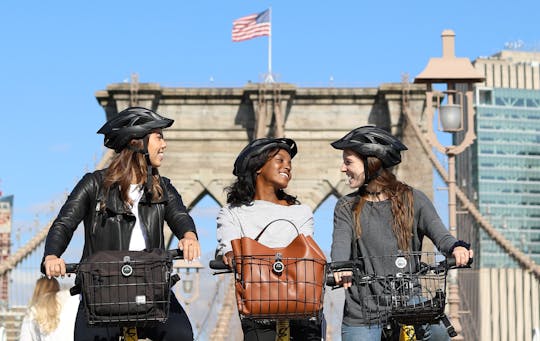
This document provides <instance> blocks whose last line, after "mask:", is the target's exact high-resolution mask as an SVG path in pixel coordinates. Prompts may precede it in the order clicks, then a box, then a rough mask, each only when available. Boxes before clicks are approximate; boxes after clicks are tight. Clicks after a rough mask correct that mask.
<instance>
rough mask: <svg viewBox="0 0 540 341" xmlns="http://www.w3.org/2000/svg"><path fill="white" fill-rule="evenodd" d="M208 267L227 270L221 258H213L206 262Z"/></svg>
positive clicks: (227, 267)
mask: <svg viewBox="0 0 540 341" xmlns="http://www.w3.org/2000/svg"><path fill="white" fill-rule="evenodd" d="M208 265H209V266H210V269H214V270H229V269H230V268H229V266H228V265H227V264H225V263H224V262H223V260H222V259H213V260H211V261H210V263H209V264H208Z"/></svg>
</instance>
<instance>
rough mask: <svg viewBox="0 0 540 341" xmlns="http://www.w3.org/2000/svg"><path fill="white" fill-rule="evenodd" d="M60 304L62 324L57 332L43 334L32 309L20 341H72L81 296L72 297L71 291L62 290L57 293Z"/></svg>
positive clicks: (25, 319) (23, 322) (59, 324)
mask: <svg viewBox="0 0 540 341" xmlns="http://www.w3.org/2000/svg"><path fill="white" fill-rule="evenodd" d="M56 299H57V300H58V302H59V303H60V306H61V310H60V317H59V318H60V322H59V323H58V326H57V327H56V329H55V330H53V331H52V332H50V333H48V334H44V333H42V331H41V330H40V329H39V325H38V324H37V322H36V320H34V311H33V310H32V309H30V311H29V313H28V314H27V315H26V316H25V317H24V319H23V321H22V325H21V334H20V336H19V341H59V340H62V341H72V340H73V334H74V330H75V318H76V317H77V310H78V308H79V301H80V295H75V296H71V294H70V293H69V290H67V289H66V290H60V291H59V292H58V293H56Z"/></svg>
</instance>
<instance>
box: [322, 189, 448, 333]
mask: <svg viewBox="0 0 540 341" xmlns="http://www.w3.org/2000/svg"><path fill="white" fill-rule="evenodd" d="M413 200H414V223H413V240H412V243H411V251H421V250H422V239H423V238H424V236H427V237H428V238H429V239H431V240H432V241H433V243H434V244H435V246H436V247H437V249H438V250H439V251H441V252H442V253H445V254H448V253H449V252H450V250H451V249H452V247H453V246H454V243H455V242H456V241H457V240H456V239H455V238H454V237H453V236H452V235H451V234H450V233H449V232H448V230H447V229H446V227H445V226H444V224H443V223H442V221H441V218H440V217H439V215H438V214H437V211H436V210H435V207H433V204H432V203H431V201H430V200H429V198H428V197H427V196H426V195H425V194H424V193H422V192H421V191H419V190H415V189H413ZM358 201H359V196H358V193H357V192H355V193H352V194H349V195H346V196H344V197H342V198H340V199H339V200H338V202H337V203H336V207H335V210H334V231H333V235H332V238H333V239H332V250H331V257H332V261H333V262H335V261H345V260H350V259H352V257H353V254H352V239H353V236H354V235H353V233H354V231H353V228H354V225H355V224H354V212H353V210H354V207H355V205H356V203H357V202H358ZM392 220H393V219H392V211H391V202H390V200H385V201H380V202H366V204H365V205H364V207H363V208H362V212H361V215H360V221H361V224H362V236H361V237H360V238H359V240H358V242H357V244H356V245H357V247H358V253H357V255H358V257H373V256H375V257H374V258H364V267H365V271H366V273H376V274H381V275H386V274H395V273H396V272H399V271H400V270H399V269H398V268H397V265H396V257H378V256H389V255H397V254H399V253H400V250H399V248H398V245H397V238H396V237H395V236H394V233H393V231H392ZM381 290H382V289H381V288H380V287H378V286H377V285H369V286H367V285H364V286H360V287H359V286H356V285H353V286H352V287H351V288H349V289H347V290H346V292H345V293H346V295H345V306H344V312H343V323H345V324H346V325H350V326H358V325H366V324H373V323H377V321H375V320H373V319H372V318H371V319H370V316H368V314H366V313H365V311H366V309H372V310H373V309H375V310H377V307H373V306H372V305H373V304H374V303H373V300H368V299H366V297H367V296H369V295H374V296H375V295H378V294H379V293H380V291H381Z"/></svg>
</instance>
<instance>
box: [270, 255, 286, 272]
mask: <svg viewBox="0 0 540 341" xmlns="http://www.w3.org/2000/svg"><path fill="white" fill-rule="evenodd" d="M282 259H283V255H282V254H281V253H279V252H278V253H276V258H275V260H274V264H272V270H274V272H275V273H277V274H280V273H282V272H283V270H285V264H283V262H282V261H281V260H282Z"/></svg>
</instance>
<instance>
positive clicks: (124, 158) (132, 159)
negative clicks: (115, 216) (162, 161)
mask: <svg viewBox="0 0 540 341" xmlns="http://www.w3.org/2000/svg"><path fill="white" fill-rule="evenodd" d="M130 145H131V146H133V147H134V148H135V149H142V148H143V141H142V140H131V142H130ZM147 165H148V164H147V162H146V158H145V156H144V155H143V154H141V153H138V152H135V151H133V150H131V149H128V148H124V149H123V150H122V151H121V152H120V153H118V154H116V155H115V157H114V158H113V160H112V161H111V164H110V165H109V168H107V171H106V172H105V179H104V180H103V188H104V192H105V193H108V192H109V190H110V189H111V188H112V187H114V186H119V187H120V196H121V198H122V201H123V202H124V203H125V204H126V206H127V207H128V206H129V205H132V204H133V202H132V200H131V199H130V198H129V187H130V185H131V183H132V178H133V176H135V178H136V179H137V180H138V181H139V182H140V183H139V184H140V185H144V184H145V183H146V178H147V175H148V171H147ZM152 176H153V181H152V200H158V199H159V198H161V196H162V195H163V189H162V188H161V185H160V181H159V172H158V170H157V168H152Z"/></svg>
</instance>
